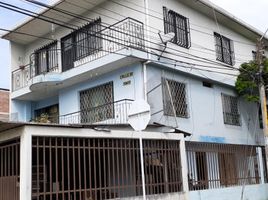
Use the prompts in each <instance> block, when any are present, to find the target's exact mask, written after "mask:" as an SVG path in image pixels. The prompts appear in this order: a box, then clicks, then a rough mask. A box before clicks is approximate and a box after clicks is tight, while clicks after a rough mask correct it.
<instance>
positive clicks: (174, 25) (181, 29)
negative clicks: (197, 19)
mask: <svg viewBox="0 0 268 200" xmlns="http://www.w3.org/2000/svg"><path fill="white" fill-rule="evenodd" d="M163 12H164V31H165V33H170V32H173V33H175V37H174V39H173V43H175V44H177V45H179V46H181V47H184V48H190V47H191V39H190V24H189V19H188V18H186V17H184V16H182V15H180V14H178V13H176V12H174V11H173V10H169V9H167V8H166V7H163Z"/></svg>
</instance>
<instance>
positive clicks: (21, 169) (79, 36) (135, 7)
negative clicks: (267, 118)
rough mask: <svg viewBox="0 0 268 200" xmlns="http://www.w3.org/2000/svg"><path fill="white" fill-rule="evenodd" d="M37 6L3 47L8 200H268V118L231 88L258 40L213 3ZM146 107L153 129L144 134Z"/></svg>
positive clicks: (179, 0)
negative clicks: (7, 83)
mask: <svg viewBox="0 0 268 200" xmlns="http://www.w3.org/2000/svg"><path fill="white" fill-rule="evenodd" d="M36 3H37V2H36ZM39 6H41V7H43V8H44V10H43V11H42V12H41V13H40V14H39V16H38V17H35V18H30V19H28V20H27V21H25V22H24V23H22V24H21V25H19V26H18V27H16V28H15V29H14V31H13V32H10V33H8V34H6V35H5V36H3V38H4V39H7V40H9V41H10V47H11V65H12V74H11V76H12V92H11V121H13V123H11V124H6V123H3V124H0V127H1V128H0V130H1V137H0V141H2V142H1V147H0V155H1V157H0V159H1V158H2V161H3V162H2V164H0V172H1V173H0V175H1V176H0V191H1V188H2V190H3V191H6V193H4V192H3V193H2V194H3V195H2V197H1V192H0V200H1V199H5V197H6V196H4V195H11V196H8V197H9V199H18V198H20V199H21V200H26V199H27V200H29V199H38V200H41V199H42V200H45V199H49V200H52V199H53V200H54V199H57V200H58V199H66V200H67V199H68V200H71V199H72V200H73V199H77V200H84V199H85V200H86V199H94V200H95V199H118V198H119V199H190V200H192V199H193V200H195V199H206V200H207V199H215V198H216V199H241V197H243V199H259V200H264V199H267V198H268V193H267V189H268V188H267V187H268V186H267V184H266V183H267V169H266V165H265V163H266V157H265V149H264V147H265V146H264V136H263V130H262V127H261V117H260V106H259V105H258V104H255V103H249V102H246V101H245V100H243V98H241V97H238V95H237V93H236V91H235V88H234V85H235V80H236V75H237V74H238V72H239V71H238V68H239V66H240V65H241V64H242V63H244V62H248V61H250V60H253V59H254V56H255V54H256V53H255V52H256V47H255V46H256V45H255V43H256V39H257V38H259V37H261V35H262V33H260V32H258V31H257V30H255V29H254V28H253V27H250V26H249V25H247V24H245V23H244V22H241V21H240V20H238V19H236V18H235V17H233V16H232V15H231V14H229V13H227V12H226V11H224V10H222V9H221V8H218V7H217V6H215V5H213V4H211V3H210V2H208V1H205V0H202V1H194V0H190V1H186V0H165V1H163V0H158V1H153V0H144V1H143V0H138V1H121V0H110V1H105V0H102V1H84V0H83V1H82V0H75V1H71V2H70V1H59V2H57V3H55V4H54V5H53V6H47V5H46V4H39ZM267 42H268V41H267V39H265V38H264V43H267ZM266 53H267V52H265V54H266ZM141 99H143V100H145V101H147V102H148V104H149V105H150V112H151V113H150V114H151V120H150V123H149V125H148V127H147V128H146V130H144V131H143V132H141V133H138V132H135V131H133V129H132V128H131V127H130V126H129V125H128V119H129V115H128V113H129V110H130V109H131V105H132V104H133V102H134V101H136V100H141ZM9 157H12V159H11V160H10V159H9ZM1 170H2V171H1ZM7 182H8V183H9V184H10V186H9V187H14V188H16V191H17V192H16V193H10V192H9V191H7V190H4V189H3V186H2V185H5V183H7ZM18 182H19V184H17V183H18ZM1 184H2V185H1Z"/></svg>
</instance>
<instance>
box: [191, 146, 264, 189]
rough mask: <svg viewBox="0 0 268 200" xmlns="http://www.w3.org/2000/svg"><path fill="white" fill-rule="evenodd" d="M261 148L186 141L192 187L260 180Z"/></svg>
mask: <svg viewBox="0 0 268 200" xmlns="http://www.w3.org/2000/svg"><path fill="white" fill-rule="evenodd" d="M257 148H259V147H256V146H247V145H229V144H214V143H213V144H212V143H197V142H186V153H187V163H188V179H189V189H190V190H205V189H214V188H222V187H231V186H239V185H250V184H258V183H260V174H261V172H260V170H261V166H260V162H259V156H258V153H257V152H258V151H257ZM264 163H265V162H264ZM263 167H264V166H263ZM264 169H265V167H264Z"/></svg>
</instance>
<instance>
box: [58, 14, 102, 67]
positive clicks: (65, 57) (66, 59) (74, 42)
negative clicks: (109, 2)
mask: <svg viewBox="0 0 268 200" xmlns="http://www.w3.org/2000/svg"><path fill="white" fill-rule="evenodd" d="M100 31H101V18H98V19H96V20H95V21H93V22H90V23H89V24H87V25H85V26H83V27H81V28H80V29H78V30H76V31H74V32H72V33H71V34H69V35H67V36H65V37H64V38H62V39H61V45H62V67H63V71H66V70H69V69H71V68H73V67H74V62H75V61H77V60H80V59H82V58H85V57H87V56H89V55H92V54H95V53H97V52H98V51H100V50H101V49H102V38H101V33H100Z"/></svg>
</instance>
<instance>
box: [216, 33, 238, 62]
mask: <svg viewBox="0 0 268 200" xmlns="http://www.w3.org/2000/svg"><path fill="white" fill-rule="evenodd" d="M214 38H215V47H216V59H217V60H218V61H221V62H224V63H226V64H229V65H232V66H233V65H234V64H235V54H234V44H233V41H231V40H230V39H229V38H227V37H224V36H223V35H220V34H218V33H214Z"/></svg>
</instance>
